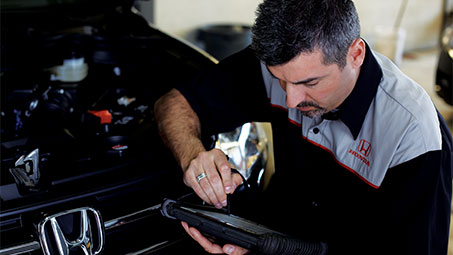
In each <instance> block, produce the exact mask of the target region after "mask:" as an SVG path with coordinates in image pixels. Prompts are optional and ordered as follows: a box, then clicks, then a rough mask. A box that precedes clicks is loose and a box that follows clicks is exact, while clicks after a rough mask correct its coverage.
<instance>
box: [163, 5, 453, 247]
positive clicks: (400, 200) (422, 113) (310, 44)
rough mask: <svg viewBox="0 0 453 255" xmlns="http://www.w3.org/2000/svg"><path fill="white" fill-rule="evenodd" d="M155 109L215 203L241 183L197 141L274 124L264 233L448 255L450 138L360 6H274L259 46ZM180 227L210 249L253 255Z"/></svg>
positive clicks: (259, 22) (196, 184)
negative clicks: (368, 30)
mask: <svg viewBox="0 0 453 255" xmlns="http://www.w3.org/2000/svg"><path fill="white" fill-rule="evenodd" d="M155 110H156V117H157V120H158V122H159V127H160V131H161V135H162V137H163V139H164V140H165V141H166V143H167V144H168V146H169V147H170V149H171V150H172V151H173V152H174V155H175V157H176V159H177V160H178V162H179V164H180V165H181V168H182V169H183V171H184V182H185V183H186V185H188V186H189V187H191V188H192V189H193V190H194V191H195V192H196V194H197V195H198V196H200V198H202V199H203V200H205V201H206V202H209V203H211V204H213V205H215V206H216V207H218V208H221V207H223V206H225V205H226V194H227V193H232V192H234V190H235V188H236V187H237V186H238V185H239V184H240V182H241V179H240V177H239V176H237V175H235V174H233V175H232V174H231V171H230V169H229V165H228V161H227V159H226V157H225V155H224V154H223V153H222V152H221V151H219V150H216V149H213V150H208V151H207V150H206V149H205V147H204V146H203V144H202V140H201V138H202V137H204V136H210V135H212V134H215V133H219V132H224V131H227V130H232V129H233V128H235V127H237V126H240V125H241V124H243V123H245V122H250V121H269V122H271V123H272V129H273V137H274V140H273V143H274V157H275V168H276V173H275V174H274V176H273V178H272V181H271V183H270V184H269V188H268V189H267V190H266V191H265V192H264V194H263V198H262V200H260V201H261V202H260V203H258V204H259V205H260V207H259V210H258V212H257V214H256V215H257V218H259V219H260V220H261V221H262V222H264V224H265V225H268V226H270V227H272V228H275V229H277V230H279V231H283V232H285V233H288V234H290V235H292V236H294V237H297V238H299V239H301V240H307V241H320V242H325V243H327V245H328V247H329V248H328V249H329V254H446V253H447V244H448V233H449V224H450V208H451V207H450V203H451V189H452V164H451V161H452V146H451V144H452V141H451V135H450V133H449V131H448V129H447V127H446V125H445V122H444V121H443V119H442V118H441V116H440V115H438V113H437V111H436V109H435V106H434V105H433V103H432V102H431V100H430V98H429V96H428V95H427V94H426V93H425V91H424V90H423V89H422V88H421V87H420V86H419V85H418V84H416V83H415V82H414V81H412V80H411V79H409V78H408V77H407V76H405V75H404V74H403V73H401V71H400V70H398V68H397V67H396V66H395V65H394V64H393V63H391V62H390V61H389V60H388V59H387V58H385V57H383V56H382V55H380V54H378V53H375V52H373V51H372V50H371V49H370V48H369V47H368V45H367V44H366V43H365V41H364V40H362V39H361V38H360V26H359V21H358V17H357V13H356V10H355V7H354V5H353V3H352V1H349V0H342V1H339V0H322V1H320V0H265V1H264V2H263V3H262V4H260V6H259V7H258V11H257V19H256V22H255V24H254V27H253V42H252V46H251V47H249V48H247V49H245V50H243V51H241V52H239V53H237V54H235V55H233V56H231V57H229V58H227V59H225V60H224V61H221V62H220V63H219V64H218V65H216V66H215V67H214V68H212V69H211V70H208V71H206V72H205V73H203V74H201V75H200V76H199V77H198V78H197V79H195V80H194V81H191V82H190V83H188V84H184V85H181V86H180V87H178V88H177V89H173V90H172V91H170V92H169V93H168V94H167V95H165V96H163V97H162V98H161V99H160V100H159V101H158V102H157V103H156V106H155ZM253 208H255V206H253ZM251 209H252V207H251ZM183 226H184V228H185V229H186V231H187V232H188V233H189V234H190V235H191V236H192V237H193V238H194V239H195V240H197V241H198V242H199V243H200V244H201V245H202V246H203V247H204V248H205V249H206V250H207V251H209V252H212V253H222V252H225V253H228V254H243V253H245V252H246V251H245V250H244V249H242V248H240V247H237V246H233V245H230V244H227V245H224V246H223V247H221V246H219V245H217V244H214V243H212V242H210V241H209V240H208V239H206V238H205V237H203V236H202V235H201V234H200V232H198V231H197V230H196V229H194V228H192V227H189V226H187V224H184V223H183Z"/></svg>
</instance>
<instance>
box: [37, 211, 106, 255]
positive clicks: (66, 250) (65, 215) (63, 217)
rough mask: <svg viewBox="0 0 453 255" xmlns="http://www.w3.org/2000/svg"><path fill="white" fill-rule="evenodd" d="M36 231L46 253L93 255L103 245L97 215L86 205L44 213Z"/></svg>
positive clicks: (102, 236)
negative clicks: (43, 217) (54, 212)
mask: <svg viewBox="0 0 453 255" xmlns="http://www.w3.org/2000/svg"><path fill="white" fill-rule="evenodd" d="M38 231H39V239H40V242H41V247H42V250H43V252H44V254H46V255H50V254H60V255H71V254H85V255H96V254H99V253H100V252H101V251H102V249H103V247H104V225H103V223H102V219H101V215H100V214H99V212H98V211H96V210H94V209H92V208H88V207H84V208H78V209H74V210H69V211H64V212H61V213H58V214H55V215H52V216H49V217H46V218H45V219H44V220H43V221H41V222H40V223H39V225H38Z"/></svg>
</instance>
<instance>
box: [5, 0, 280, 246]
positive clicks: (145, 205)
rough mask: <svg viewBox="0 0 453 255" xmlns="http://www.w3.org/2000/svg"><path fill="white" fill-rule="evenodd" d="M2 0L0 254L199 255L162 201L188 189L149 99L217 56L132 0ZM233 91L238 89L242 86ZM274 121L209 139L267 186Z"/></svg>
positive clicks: (254, 179)
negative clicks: (153, 20)
mask: <svg viewBox="0 0 453 255" xmlns="http://www.w3.org/2000/svg"><path fill="white" fill-rule="evenodd" d="M0 3H1V38H0V46H1V52H0V55H1V72H0V84H1V85H0V86H1V117H0V118H1V119H0V120H1V176H0V203H1V204H0V255H3V254H101V253H102V254H187V253H189V254H200V253H202V254H204V251H203V250H202V249H201V248H200V246H199V245H198V244H197V243H196V242H194V241H193V240H191V239H190V238H189V237H188V235H187V234H186V233H185V231H184V230H183V228H182V227H181V226H180V224H179V222H177V221H173V220H170V219H167V218H165V217H163V216H162V215H161V212H160V206H161V203H162V202H163V200H164V198H171V199H177V198H179V197H187V194H190V193H191V191H190V190H189V189H188V188H187V187H186V186H185V185H184V184H183V182H182V173H181V172H182V171H181V170H180V169H179V167H178V165H177V164H176V162H175V160H174V158H173V156H172V154H171V153H170V152H169V150H168V149H166V148H165V146H164V145H163V143H162V141H161V139H160V137H159V135H158V132H157V127H156V123H155V121H154V117H153V105H154V102H155V101H156V100H157V99H158V98H159V97H160V96H161V95H163V94H164V93H165V92H167V91H168V90H170V89H171V88H172V87H174V86H175V85H176V84H178V83H179V82H184V81H186V80H188V79H190V78H191V77H192V76H194V75H196V74H197V73H198V72H199V71H200V70H202V69H205V68H208V67H210V66H211V65H214V64H215V63H216V60H215V59H214V58H212V57H210V56H209V55H208V54H206V53H204V52H202V51H200V50H198V49H195V48H192V47H191V46H188V45H187V44H185V43H183V42H181V41H179V40H177V39H175V38H172V37H170V36H169V35H167V34H165V33H163V32H161V31H159V30H157V29H155V28H153V27H151V26H150V25H149V24H148V23H147V22H146V20H145V19H144V18H143V17H142V16H141V15H140V13H139V12H138V11H137V9H136V8H134V7H133V5H134V2H133V1H132V0H96V1H92V0H59V1H37V0H21V1H18V0H3V1H1V2H0ZM238 93H239V92H238ZM268 137H269V138H270V126H269V124H264V123H247V124H245V125H243V126H241V127H238V128H237V129H236V130H233V131H231V132H228V133H223V134H218V135H217V136H216V137H208V138H207V139H206V146H208V147H209V146H212V147H214V146H216V147H217V148H219V149H221V150H223V151H224V152H225V153H226V154H227V155H229V157H230V161H231V163H232V164H234V165H235V166H236V168H237V169H238V170H239V171H240V172H241V173H242V174H243V176H245V178H247V179H248V181H249V183H250V184H251V185H250V186H251V187H254V190H255V191H259V190H261V189H263V188H264V186H265V183H266V182H268V180H269V178H270V175H271V174H272V170H269V171H267V172H266V174H264V173H265V169H272V168H273V165H272V164H271V163H270V162H272V160H269V161H268V157H269V155H272V149H271V148H272V146H271V139H268Z"/></svg>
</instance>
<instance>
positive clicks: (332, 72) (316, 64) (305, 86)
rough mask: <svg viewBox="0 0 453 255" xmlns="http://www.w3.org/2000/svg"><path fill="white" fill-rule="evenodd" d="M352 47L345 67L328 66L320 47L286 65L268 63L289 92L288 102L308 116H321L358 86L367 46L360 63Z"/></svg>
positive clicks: (335, 106)
mask: <svg viewBox="0 0 453 255" xmlns="http://www.w3.org/2000/svg"><path fill="white" fill-rule="evenodd" d="M352 47H354V44H353V46H351V48H352ZM351 48H350V50H349V53H348V57H347V63H346V66H345V67H344V68H343V69H340V67H339V66H338V65H337V64H329V65H324V64H323V63H322V60H323V55H322V52H321V51H320V50H315V51H314V52H313V53H301V54H299V55H298V56H296V57H295V58H293V59H292V60H291V61H289V62H288V63H285V64H282V65H278V66H268V69H269V71H270V72H271V73H272V75H273V76H274V77H276V78H277V79H279V81H280V86H281V87H282V88H283V90H285V91H286V105H287V106H288V107H289V108H296V109H298V110H299V111H301V112H302V114H304V115H305V116H308V117H317V116H321V115H322V114H324V113H327V112H329V111H331V110H333V109H335V108H337V107H338V106H339V105H340V104H341V103H342V102H343V101H344V100H345V99H346V97H347V96H348V95H349V94H350V93H351V91H352V89H353V88H354V86H355V82H356V80H357V77H358V74H359V71H360V65H361V63H362V61H363V57H364V47H363V52H362V55H363V57H362V58H361V59H359V60H360V64H359V65H357V63H356V62H354V61H357V59H356V58H353V57H354V56H352V55H351V54H352V53H353V52H351Z"/></svg>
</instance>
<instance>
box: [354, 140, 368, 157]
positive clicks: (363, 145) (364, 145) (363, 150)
mask: <svg viewBox="0 0 453 255" xmlns="http://www.w3.org/2000/svg"><path fill="white" fill-rule="evenodd" d="M357 150H358V151H359V152H360V154H362V155H363V156H365V157H368V155H370V152H371V143H370V142H368V141H366V140H364V139H362V140H360V143H359V146H358V147H357Z"/></svg>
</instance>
